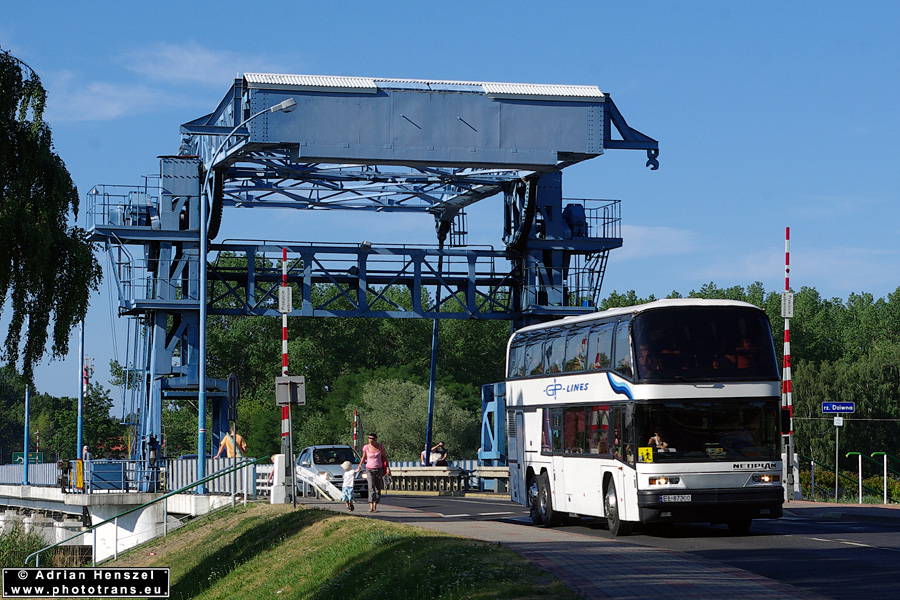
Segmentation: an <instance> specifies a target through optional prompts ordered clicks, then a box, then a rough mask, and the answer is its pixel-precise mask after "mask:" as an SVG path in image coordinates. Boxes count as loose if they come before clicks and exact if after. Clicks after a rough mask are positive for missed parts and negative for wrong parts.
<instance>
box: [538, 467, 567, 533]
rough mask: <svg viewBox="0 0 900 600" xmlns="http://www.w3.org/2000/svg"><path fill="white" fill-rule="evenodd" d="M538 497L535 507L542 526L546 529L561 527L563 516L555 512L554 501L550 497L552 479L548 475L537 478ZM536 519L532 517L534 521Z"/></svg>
mask: <svg viewBox="0 0 900 600" xmlns="http://www.w3.org/2000/svg"><path fill="white" fill-rule="evenodd" d="M536 481H537V488H538V489H537V497H536V498H535V505H536V506H535V507H534V509H532V510H536V511H537V514H538V517H539V519H540V524H541V525H543V526H544V527H554V526H556V525H559V523H560V521H561V519H562V515H561V514H560V513H559V512H557V511H555V510H553V500H552V497H551V495H550V477H549V476H548V475H547V474H546V473H541V474H540V475H538V476H537V480H536ZM533 518H534V517H532V519H533Z"/></svg>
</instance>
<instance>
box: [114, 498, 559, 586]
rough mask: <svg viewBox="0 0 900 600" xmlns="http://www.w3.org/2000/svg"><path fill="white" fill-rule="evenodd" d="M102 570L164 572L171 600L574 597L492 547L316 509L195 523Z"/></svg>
mask: <svg viewBox="0 0 900 600" xmlns="http://www.w3.org/2000/svg"><path fill="white" fill-rule="evenodd" d="M103 566H106V567H126V566H143V567H169V568H170V574H171V586H172V587H171V598H278V599H279V600H280V599H284V598H316V599H322V600H327V599H354V598H360V599H362V598H365V599H366V600H370V599H371V598H391V599H398V600H400V599H419V598H422V599H425V598H428V599H430V598H440V599H447V600H455V599H462V598H471V599H479V600H480V599H501V598H502V599H506V598H519V599H525V598H576V595H575V594H574V593H573V592H572V591H571V590H569V588H567V587H566V586H565V585H563V584H562V583H561V582H559V581H558V580H557V579H555V578H554V577H553V576H552V575H550V574H548V573H546V572H544V571H541V570H540V569H538V568H537V567H535V566H533V565H531V564H530V563H528V562H527V561H526V560H525V559H523V558H522V557H521V556H519V555H518V554H516V553H514V552H512V551H510V550H507V549H506V548H503V547H501V546H500V545H499V544H492V543H488V542H480V541H475V540H469V539H466V538H460V537H454V536H450V535H445V534H441V533H435V532H432V531H428V530H425V529H421V528H418V527H410V526H407V525H398V524H394V523H389V522H386V521H379V520H376V519H367V518H363V517H357V516H353V515H346V514H339V513H334V512H331V511H324V510H317V509H302V508H301V509H296V510H295V509H292V508H291V507H289V506H272V505H251V506H250V507H248V508H247V509H244V508H237V509H235V510H233V511H232V510H226V511H221V512H219V513H216V514H215V515H211V516H209V517H205V518H203V519H199V520H196V521H194V522H192V523H191V524H190V525H188V526H186V527H184V528H182V529H180V530H178V531H176V532H175V533H173V534H171V535H170V536H168V537H167V538H159V539H157V540H154V541H153V542H150V543H148V544H145V545H143V546H141V547H140V548H136V549H135V550H133V551H131V552H130V553H128V554H126V555H125V556H123V557H122V558H121V559H120V560H118V561H116V562H109V563H106V564H104V565H103Z"/></svg>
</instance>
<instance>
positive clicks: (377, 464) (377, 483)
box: [356, 433, 391, 512]
mask: <svg viewBox="0 0 900 600" xmlns="http://www.w3.org/2000/svg"><path fill="white" fill-rule="evenodd" d="M363 465H365V467H366V472H367V475H368V477H367V479H368V482H369V512H378V511H377V510H376V509H377V507H378V501H379V500H381V490H382V488H384V477H385V475H390V474H391V468H390V467H389V466H388V459H387V452H385V449H384V446H382V445H381V444H379V443H378V435H376V434H374V433H370V434H369V443H368V444H366V445H365V446H363V453H362V460H361V461H359V466H358V467H356V471H357V472H359V471H360V470H361V469H362V468H363Z"/></svg>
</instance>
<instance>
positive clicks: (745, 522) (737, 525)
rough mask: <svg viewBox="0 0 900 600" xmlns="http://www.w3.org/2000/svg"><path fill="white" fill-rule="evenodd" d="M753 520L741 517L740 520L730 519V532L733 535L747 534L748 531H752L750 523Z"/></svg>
mask: <svg viewBox="0 0 900 600" xmlns="http://www.w3.org/2000/svg"><path fill="white" fill-rule="evenodd" d="M752 522H753V519H741V520H739V521H729V522H728V533H730V534H731V535H747V532H748V531H750V524H751V523H752Z"/></svg>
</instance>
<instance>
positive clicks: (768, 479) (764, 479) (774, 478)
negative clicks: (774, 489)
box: [750, 474, 781, 483]
mask: <svg viewBox="0 0 900 600" xmlns="http://www.w3.org/2000/svg"><path fill="white" fill-rule="evenodd" d="M750 481H752V482H753V483H776V482H778V481H781V475H769V474H765V475H752V476H751V477H750Z"/></svg>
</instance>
